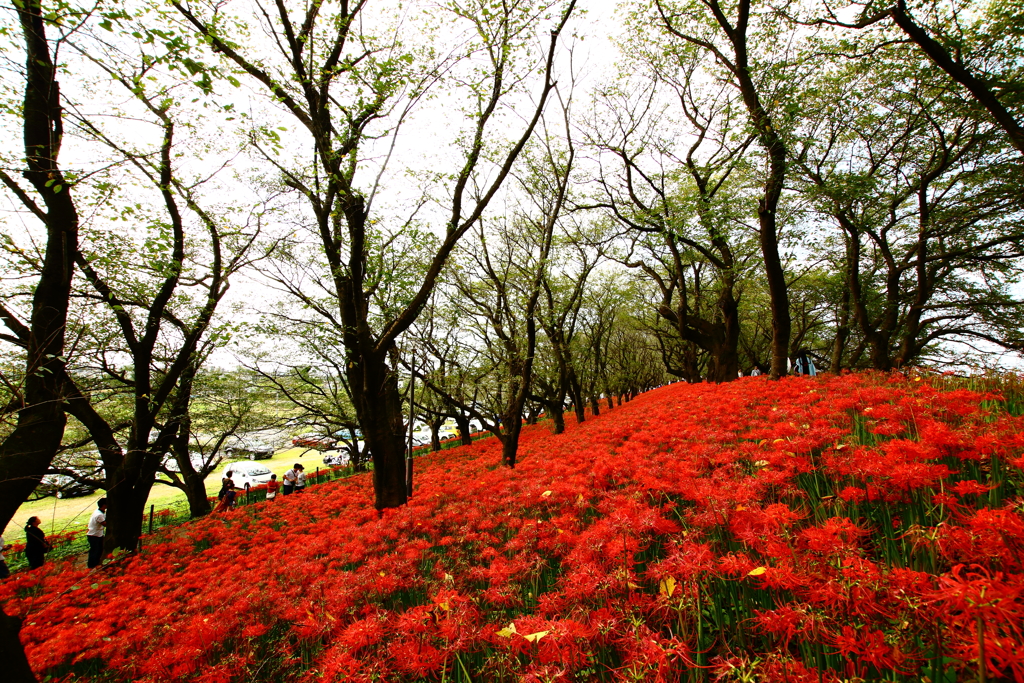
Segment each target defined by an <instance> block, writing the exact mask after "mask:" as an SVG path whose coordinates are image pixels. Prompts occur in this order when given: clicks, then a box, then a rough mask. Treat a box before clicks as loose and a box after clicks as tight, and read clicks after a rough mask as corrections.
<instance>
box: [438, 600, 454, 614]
mask: <svg viewBox="0 0 1024 683" xmlns="http://www.w3.org/2000/svg"><path fill="white" fill-rule="evenodd" d="M437 606H438V608H439V609H443V610H444V611H445V612H447V611H448V610H450V609H451V608H452V606H451V605H450V604H448V602H447V601H445V602H439V603H437Z"/></svg>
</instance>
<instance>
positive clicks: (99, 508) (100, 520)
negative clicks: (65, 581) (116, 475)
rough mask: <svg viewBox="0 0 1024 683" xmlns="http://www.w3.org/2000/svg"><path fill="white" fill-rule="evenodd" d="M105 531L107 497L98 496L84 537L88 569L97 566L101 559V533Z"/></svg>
mask: <svg viewBox="0 0 1024 683" xmlns="http://www.w3.org/2000/svg"><path fill="white" fill-rule="evenodd" d="M106 531H107V499H106V498H100V499H99V500H98V501H96V509H95V510H93V511H92V516H91V517H89V528H88V530H87V531H86V532H85V537H86V539H88V541H89V561H88V562H87V563H86V564H87V566H88V567H89V569H92V568H93V567H98V566H99V565H100V562H102V561H103V535H104V534H105V533H106Z"/></svg>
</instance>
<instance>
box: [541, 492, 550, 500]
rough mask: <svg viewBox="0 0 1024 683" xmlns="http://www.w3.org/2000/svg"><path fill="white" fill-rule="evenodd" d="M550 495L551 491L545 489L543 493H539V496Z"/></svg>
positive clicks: (545, 496)
mask: <svg viewBox="0 0 1024 683" xmlns="http://www.w3.org/2000/svg"><path fill="white" fill-rule="evenodd" d="M550 495H551V491H545V492H544V493H542V494H540V497H541V498H547V497H548V496H550Z"/></svg>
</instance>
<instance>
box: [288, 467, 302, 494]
mask: <svg viewBox="0 0 1024 683" xmlns="http://www.w3.org/2000/svg"><path fill="white" fill-rule="evenodd" d="M301 469H302V465H300V464H299V463H295V465H294V466H293V467H292V468H291V469H290V470H288V471H287V472H285V473H284V487H283V489H284V491H283V493H284V495H286V496H287V495H288V494H289V493H291V492H292V491H294V490H295V482H297V481H298V480H299V477H298V472H299V470H301Z"/></svg>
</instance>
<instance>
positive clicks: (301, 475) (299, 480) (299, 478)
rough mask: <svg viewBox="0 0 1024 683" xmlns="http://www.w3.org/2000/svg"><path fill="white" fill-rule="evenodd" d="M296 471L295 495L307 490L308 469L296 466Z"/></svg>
mask: <svg viewBox="0 0 1024 683" xmlns="http://www.w3.org/2000/svg"><path fill="white" fill-rule="evenodd" d="M295 469H296V470H297V471H296V472H295V493H302V490H303V489H304V488H306V468H305V467H303V466H302V465H296V466H295Z"/></svg>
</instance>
